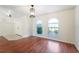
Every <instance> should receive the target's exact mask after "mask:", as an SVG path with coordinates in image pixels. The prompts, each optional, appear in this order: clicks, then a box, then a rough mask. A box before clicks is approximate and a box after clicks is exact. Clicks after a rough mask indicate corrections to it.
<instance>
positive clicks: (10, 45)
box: [0, 36, 78, 53]
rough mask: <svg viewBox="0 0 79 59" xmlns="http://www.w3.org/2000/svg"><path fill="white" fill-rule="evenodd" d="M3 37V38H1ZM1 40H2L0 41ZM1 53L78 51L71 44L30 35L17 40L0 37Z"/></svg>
mask: <svg viewBox="0 0 79 59" xmlns="http://www.w3.org/2000/svg"><path fill="white" fill-rule="evenodd" d="M2 39H3V40H2ZM1 40H2V41H1ZM0 52H2V53H78V50H77V49H76V47H75V46H74V45H73V44H69V43H64V42H59V41H55V40H50V39H46V38H41V37H36V36H30V37H27V38H22V39H19V40H16V41H15V40H14V41H8V40H6V39H5V38H4V37H2V38H0Z"/></svg>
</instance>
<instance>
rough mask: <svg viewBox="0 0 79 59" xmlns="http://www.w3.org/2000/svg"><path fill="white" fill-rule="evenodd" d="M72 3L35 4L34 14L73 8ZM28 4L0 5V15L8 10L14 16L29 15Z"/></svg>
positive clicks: (5, 13)
mask: <svg viewBox="0 0 79 59" xmlns="http://www.w3.org/2000/svg"><path fill="white" fill-rule="evenodd" d="M74 7H75V6H74V5H35V6H34V8H35V14H36V15H43V14H47V13H51V12H52V13H53V12H57V11H62V10H66V9H71V8H74ZM29 9H30V5H27V6H19V5H0V13H1V14H2V15H5V16H6V15H7V14H8V11H9V10H11V13H12V15H13V16H14V17H22V16H26V15H29V14H30V12H29Z"/></svg>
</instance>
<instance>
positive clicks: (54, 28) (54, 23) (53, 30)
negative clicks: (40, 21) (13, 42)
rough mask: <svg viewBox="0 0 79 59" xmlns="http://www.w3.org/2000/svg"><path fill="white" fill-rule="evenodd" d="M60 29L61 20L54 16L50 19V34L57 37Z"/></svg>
mask: <svg viewBox="0 0 79 59" xmlns="http://www.w3.org/2000/svg"><path fill="white" fill-rule="evenodd" d="M58 30H59V21H58V19H56V18H52V19H51V20H49V21H48V36H49V37H53V38H57V37H58Z"/></svg>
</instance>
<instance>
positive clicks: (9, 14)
mask: <svg viewBox="0 0 79 59" xmlns="http://www.w3.org/2000/svg"><path fill="white" fill-rule="evenodd" d="M8 16H9V17H10V18H11V17H12V15H11V10H9V12H8Z"/></svg>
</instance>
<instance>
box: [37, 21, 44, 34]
mask: <svg viewBox="0 0 79 59" xmlns="http://www.w3.org/2000/svg"><path fill="white" fill-rule="evenodd" d="M36 26H37V30H36V31H37V34H42V32H43V31H42V22H41V20H37V22H36Z"/></svg>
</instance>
